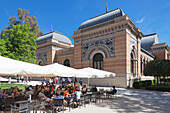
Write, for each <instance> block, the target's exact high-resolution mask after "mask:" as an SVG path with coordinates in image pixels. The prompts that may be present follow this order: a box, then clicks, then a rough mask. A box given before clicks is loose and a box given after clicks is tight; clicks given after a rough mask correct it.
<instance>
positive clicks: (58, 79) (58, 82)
mask: <svg viewBox="0 0 170 113" xmlns="http://www.w3.org/2000/svg"><path fill="white" fill-rule="evenodd" d="M59 84H60V77H58V86H59Z"/></svg>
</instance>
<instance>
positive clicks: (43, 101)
mask: <svg viewBox="0 0 170 113" xmlns="http://www.w3.org/2000/svg"><path fill="white" fill-rule="evenodd" d="M39 102H40V104H39V106H38V109H39V110H40V113H41V110H42V109H44V110H45V103H46V99H39ZM36 111H37V110H36Z"/></svg>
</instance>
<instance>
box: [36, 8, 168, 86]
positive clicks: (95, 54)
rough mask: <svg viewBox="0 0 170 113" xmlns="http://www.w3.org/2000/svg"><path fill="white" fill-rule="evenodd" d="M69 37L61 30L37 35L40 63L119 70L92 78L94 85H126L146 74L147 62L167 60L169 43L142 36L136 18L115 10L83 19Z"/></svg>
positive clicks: (151, 36)
mask: <svg viewBox="0 0 170 113" xmlns="http://www.w3.org/2000/svg"><path fill="white" fill-rule="evenodd" d="M71 37H72V38H73V39H74V45H72V43H71V41H70V39H69V38H68V37H66V36H64V35H63V34H61V33H58V32H51V33H48V34H45V35H43V36H41V37H39V38H38V41H37V44H38V50H37V58H38V59H39V62H40V64H42V65H46V64H51V63H55V62H57V63H60V64H64V65H67V66H71V67H74V68H77V69H80V68H85V67H93V68H97V69H103V70H106V71H110V72H114V73H116V77H114V78H112V77H111V78H104V79H93V81H92V82H91V84H96V85H105V86H112V85H116V86H120V87H127V86H129V85H130V82H131V80H132V79H134V78H141V77H142V76H143V69H144V66H145V64H146V63H147V62H149V61H151V60H154V59H156V58H159V59H160V58H161V59H168V58H169V54H168V46H167V45H166V43H160V42H159V37H158V35H157V34H150V35H143V33H142V32H141V30H140V29H139V28H137V27H136V26H135V24H134V23H133V21H132V20H131V19H130V18H129V17H128V16H127V15H126V14H125V13H124V12H123V11H122V10H121V9H115V10H112V11H110V12H106V13H104V14H101V15H99V16H96V17H93V18H91V19H89V20H87V21H85V22H83V23H82V24H81V25H80V26H79V28H78V30H76V31H74V34H73V35H72V36H71Z"/></svg>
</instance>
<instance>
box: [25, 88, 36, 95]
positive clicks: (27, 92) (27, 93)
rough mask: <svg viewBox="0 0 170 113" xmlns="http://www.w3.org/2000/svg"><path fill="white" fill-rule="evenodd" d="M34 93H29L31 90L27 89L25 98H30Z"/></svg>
mask: <svg viewBox="0 0 170 113" xmlns="http://www.w3.org/2000/svg"><path fill="white" fill-rule="evenodd" d="M33 94H34V93H33V91H29V88H26V89H25V97H29V95H33Z"/></svg>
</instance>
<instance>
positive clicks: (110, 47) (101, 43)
mask: <svg viewBox="0 0 170 113" xmlns="http://www.w3.org/2000/svg"><path fill="white" fill-rule="evenodd" d="M93 47H99V48H98V49H99V50H101V51H103V52H104V53H105V56H106V57H114V55H115V48H114V38H113V37H110V38H105V39H101V40H96V41H92V42H88V43H83V44H82V60H87V59H86V55H87V54H88V52H89V51H90V53H89V55H90V54H91V53H92V52H93V51H95V48H93ZM101 47H104V48H106V50H107V52H108V53H109V56H107V53H106V51H105V50H104V49H103V48H101ZM91 48H93V49H92V50H91ZM89 55H88V57H87V58H88V59H89Z"/></svg>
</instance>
